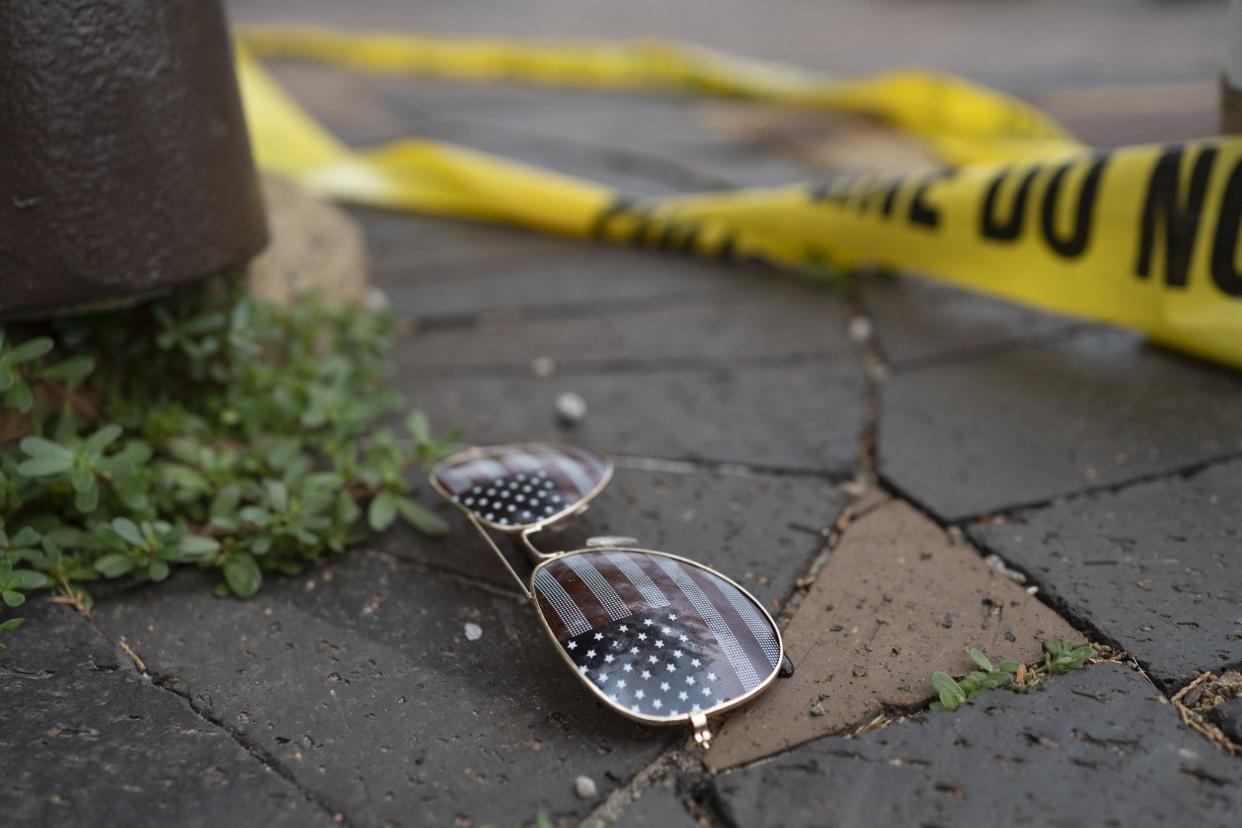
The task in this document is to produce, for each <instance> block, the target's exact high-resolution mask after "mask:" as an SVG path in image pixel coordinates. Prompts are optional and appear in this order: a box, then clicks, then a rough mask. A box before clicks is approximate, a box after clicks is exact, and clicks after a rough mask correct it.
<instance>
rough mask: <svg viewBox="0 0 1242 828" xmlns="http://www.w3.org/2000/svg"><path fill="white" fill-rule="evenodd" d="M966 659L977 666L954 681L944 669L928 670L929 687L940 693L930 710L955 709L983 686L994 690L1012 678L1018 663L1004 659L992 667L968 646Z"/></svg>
mask: <svg viewBox="0 0 1242 828" xmlns="http://www.w3.org/2000/svg"><path fill="white" fill-rule="evenodd" d="M970 660H971V661H973V662H974V663H975V666H976V667H978V668H979V669H978V670H975V671H974V672H972V673H971V674H970V675H968V676H966V677H964V678H963V679H962V680H961V681H957V680H956V679H954V678H953V677H952V676H950V675H949V674H948V673H941V672H939V671H937V672H935V673H932V677H931V683H932V688H934V689H935V691H936V692H937V693H938V694H939V695H940V700H939V701H934V702H932V704H931V709H932V710H956V709H957V707H958V705H960V704H961V703H962V702H965V701H969V700H970V699H973V698H974V697H975V696H977V695H979V694H980V693H982V692H984V691H985V690H994V689H995V688H997V687H1001V686H1003V685H1005V684H1008V683H1009V682H1011V681H1012V680H1013V676H1014V673H1016V672H1018V668H1019V667H1021V666H1022V665H1020V664H1019V663H1018V662H1016V661H1006V662H1004V663H1003V664H1001V665H1000V666H999V667H993V666H992V662H991V661H988V658H987V656H985V655H984V654H983V651H982V650H979V649H978V648H976V647H972V648H971V650H970Z"/></svg>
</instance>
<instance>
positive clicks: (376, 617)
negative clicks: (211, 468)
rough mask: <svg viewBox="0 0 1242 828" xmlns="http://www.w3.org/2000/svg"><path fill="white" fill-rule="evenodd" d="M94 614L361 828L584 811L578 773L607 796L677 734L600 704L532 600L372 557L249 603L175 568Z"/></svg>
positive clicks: (359, 557)
mask: <svg viewBox="0 0 1242 828" xmlns="http://www.w3.org/2000/svg"><path fill="white" fill-rule="evenodd" d="M95 616H96V619H97V623H98V624H99V625H100V626H101V627H102V628H103V629H104V630H106V631H107V632H108V633H109V634H110V635H113V636H118V637H119V636H122V635H124V636H125V637H126V638H127V639H128V641H129V643H130V645H131V646H132V647H133V648H134V650H135V651H136V652H138V653H139V655H141V656H142V658H143V659H144V660H145V662H146V664H147V667H148V669H149V670H150V671H151V673H152V675H154V676H156V677H158V678H159V680H161V681H163V682H164V683H166V684H168V685H169V686H171V687H175V688H176V689H177V690H178V691H179V692H182V693H184V694H185V695H186V696H187V697H188V698H189V699H190V700H191V702H192V703H193V704H194V705H195V707H196V708H197V709H199V710H200V711H202V713H203V715H205V716H207V717H209V718H212V719H214V720H217V721H220V722H222V723H225V724H226V726H227V727H228V728H229V729H230V730H231V731H233V732H234V733H236V734H238V736H239V738H242V739H244V740H246V741H247V742H249V743H253V744H256V745H258V746H260V747H261V748H262V749H263V750H264V751H266V752H267V753H268V754H270V755H271V756H272V757H273V758H274V760H275V761H278V762H279V763H281V765H282V766H283V767H285V768H287V769H288V772H289V773H290V774H292V775H293V777H294V778H296V779H297V781H298V784H299V785H300V786H302V787H303V788H305V789H307V790H310V791H313V792H314V793H315V796H316V798H317V799H318V800H319V801H321V802H324V803H327V804H328V806H329V807H331V808H332V809H333V810H335V811H339V812H341V813H343V814H345V815H346V817H347V818H348V820H349V821H350V823H351V824H352V825H354V826H386V825H388V824H390V823H393V824H400V825H406V826H414V825H418V826H423V825H425V826H438V825H450V826H451V825H454V823H455V821H456V820H459V819H466V820H471V821H473V824H476V825H478V824H483V823H488V822H491V823H497V824H509V823H511V822H514V821H517V820H520V819H532V818H533V817H534V815H535V813H536V812H537V811H538V810H539V809H541V808H548V809H549V810H550V811H551V812H553V813H555V814H558V815H563V816H566V817H572V818H581V817H582V816H584V815H585V814H586V812H587V811H588V810H589V809H590V808H591V807H593V804H598V803H597V802H596V803H590V802H584V801H582V800H580V799H578V798H577V797H576V796H575V795H574V789H573V781H574V778H575V777H576V776H578V775H579V774H586V775H588V776H591V777H592V778H593V779H595V781H596V783H597V785H598V787H599V796H600V798H602V797H604V796H606V795H607V794H608V793H609V791H610V789H612V788H614V787H616V786H617V785H618V784H621V783H624V782H625V781H627V780H628V779H629V778H630V777H631V776H633V775H634V774H635V773H636V772H637V771H638V770H640V769H641V768H643V767H645V766H646V765H647V764H649V763H650V762H651V761H652V760H653V759H654V758H655V757H656V756H657V755H658V754H659V753H660V752H661V751H662V750H664V749H665V748H667V747H668V745H669V744H670V741H671V740H672V739H674V738H679V737H678V735H677V734H675V733H673V732H672V731H669V730H651V729H645V728H642V727H640V726H638V725H637V724H634V723H632V722H630V721H628V720H627V719H624V718H623V717H621V716H618V715H616V714H614V713H611V712H609V711H607V710H605V709H604V708H603V707H602V706H601V705H600V704H598V703H597V702H595V701H594V700H593V699H592V698H591V696H590V694H589V693H588V692H587V691H586V690H585V688H583V687H582V686H581V685H580V684H579V682H578V681H577V680H576V679H575V678H574V677H573V676H572V675H570V673H569V669H568V668H567V667H566V666H565V665H564V663H563V662H562V661H560V659H559V657H558V655H557V651H556V649H555V648H554V647H553V645H552V643H551V642H550V641H549V640H547V639H546V638H545V637H544V634H543V633H542V632H541V631H540V629H539V628H538V622H537V620H536V618H535V615H534V613H533V611H532V610H531V608H530V606H529V605H528V604H526V603H525V601H524V600H523V599H518V598H517V597H514V598H509V597H504V596H500V595H497V594H495V593H492V592H485V591H483V590H479V589H477V588H473V587H469V586H466V585H463V584H461V583H460V582H457V581H455V580H453V579H449V578H446V577H445V576H443V575H439V574H436V573H433V572H430V571H428V570H426V569H424V568H421V567H415V566H413V565H411V564H408V563H404V562H399V561H397V560H395V559H393V558H391V557H389V556H386V555H381V554H379V553H376V552H369V551H366V550H355V551H354V552H352V553H351V554H350V555H349V556H348V557H347V558H345V559H344V560H343V561H342V562H341V563H339V564H336V565H333V566H331V567H328V568H325V569H322V570H316V571H315V572H313V573H311V574H310V575H309V576H306V577H301V578H284V579H272V580H271V581H270V582H269V583H268V584H267V585H266V586H265V588H264V590H263V592H262V593H261V594H260V595H259V596H257V597H256V598H255V599H254V600H251V601H232V600H220V599H217V598H214V597H213V596H212V595H211V590H210V589H209V588H208V586H207V584H206V583H204V579H203V578H201V577H198V576H196V575H194V574H192V573H181V574H179V575H178V576H177V577H175V578H173V579H172V580H171V581H170V582H169V583H166V584H163V585H161V587H160V588H159V589H148V590H142V591H140V592H137V593H133V594H130V595H127V596H126V597H125V600H123V601H108V602H105V603H101V604H100V605H98V606H97V607H96V610H95ZM466 623H475V624H477V625H479V627H480V628H481V629H482V636H481V637H480V638H479V639H478V640H475V641H470V640H468V639H467V638H466V636H465V632H464V628H465V624H466ZM517 665H520V669H515V667H516V666H517Z"/></svg>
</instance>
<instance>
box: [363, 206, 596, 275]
mask: <svg viewBox="0 0 1242 828" xmlns="http://www.w3.org/2000/svg"><path fill="white" fill-rule="evenodd" d="M349 213H350V215H351V216H352V217H353V218H354V219H355V220H357V221H358V223H359V224H360V225H362V228H363V230H364V232H365V233H366V238H367V253H368V255H369V257H370V260H371V264H372V266H373V272H372V275H373V277H374V278H375V281H376V282H377V283H378V284H380V285H381V286H383V287H388V286H389V285H390V284H393V283H396V284H400V283H401V282H404V281H406V280H409V281H416V279H415V276H417V275H422V274H430V273H435V272H437V271H445V272H450V273H452V272H455V273H457V274H461V273H463V272H466V273H469V272H477V273H486V272H489V271H490V270H492V269H494V268H508V267H512V266H513V265H514V264H515V262H526V261H528V260H533V259H539V260H543V261H547V260H548V258H549V257H552V256H561V255H565V254H567V253H574V252H576V253H584V252H587V251H590V250H592V249H594V248H593V247H592V246H590V245H589V244H588V243H587V242H577V241H573V240H567V239H562V238H557V237H554V236H545V235H540V234H538V233H531V232H529V231H526V230H523V229H521V228H518V227H512V226H509V225H505V224H494V223H490V222H484V221H458V220H454V219H448V218H439V217H436V216H414V215H410V214H408V213H398V212H390V211H387V210H370V209H364V208H361V207H354V208H351V209H350V210H349Z"/></svg>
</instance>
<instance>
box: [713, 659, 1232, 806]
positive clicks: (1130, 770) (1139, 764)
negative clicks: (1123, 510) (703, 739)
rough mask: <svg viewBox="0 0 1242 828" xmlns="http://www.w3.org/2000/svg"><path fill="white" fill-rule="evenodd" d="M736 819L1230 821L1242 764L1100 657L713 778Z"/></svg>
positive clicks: (1131, 673) (1152, 692) (1141, 681)
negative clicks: (1014, 689)
mask: <svg viewBox="0 0 1242 828" xmlns="http://www.w3.org/2000/svg"><path fill="white" fill-rule="evenodd" d="M715 787H716V791H717V795H718V797H719V801H720V803H721V805H722V806H723V808H724V810H725V812H726V813H727V814H728V815H729V817H730V818H731V819H732V821H733V822H734V823H735V824H737V825H746V826H754V828H761V826H777V825H779V826H785V827H786V828H795V827H796V826H811V825H840V826H856V825H858V826H860V825H972V824H974V825H977V824H985V823H986V824H991V825H1032V826H1034V825H1059V826H1067V828H1068V827H1070V826H1094V825H1108V826H1123V825H1185V824H1189V823H1193V824H1196V825H1219V826H1226V825H1237V824H1238V821H1239V820H1240V819H1242V763H1239V762H1238V761H1237V760H1235V759H1232V758H1230V757H1229V756H1228V755H1226V754H1225V753H1224V752H1223V751H1220V750H1219V749H1217V748H1216V747H1214V746H1213V745H1212V744H1210V743H1209V742H1207V741H1206V740H1204V739H1201V738H1199V737H1198V736H1197V735H1196V734H1195V733H1194V732H1192V731H1191V730H1189V729H1187V728H1185V727H1182V726H1181V725H1180V723H1179V721H1178V718H1177V713H1176V712H1175V711H1174V710H1173V708H1172V707H1171V706H1170V705H1168V704H1166V703H1164V699H1163V698H1162V697H1161V696H1160V695H1159V693H1157V692H1156V690H1155V689H1154V688H1153V687H1152V686H1151V685H1150V684H1148V683H1147V682H1146V681H1145V680H1144V679H1143V677H1142V676H1140V675H1139V674H1138V673H1136V672H1134V671H1132V670H1130V669H1128V668H1126V667H1124V666H1122V665H1118V664H1100V665H1096V666H1092V667H1088V668H1086V669H1084V670H1080V671H1078V672H1075V673H1071V674H1069V675H1066V676H1061V677H1057V678H1054V679H1052V680H1050V681H1049V682H1048V683H1047V684H1045V685H1044V688H1043V689H1041V690H1039V691H1037V692H1034V693H1031V694H1028V695H1018V694H1016V693H1011V692H1007V691H1003V690H1001V691H994V692H992V693H989V694H987V695H986V696H984V697H982V698H981V699H979V700H978V701H975V702H972V703H970V704H968V705H966V706H965V707H963V708H960V709H959V710H958V711H957V712H956V713H953V714H932V715H925V716H921V717H919V718H917V719H913V720H910V721H908V722H905V723H902V724H900V725H895V726H890V727H888V728H886V729H884V730H880V731H877V732H874V733H868V734H865V735H862V736H859V737H857V738H854V739H849V740H846V739H841V738H830V739H824V740H822V741H820V742H816V743H815V744H814V745H810V746H808V747H805V748H800V749H799V750H796V751H793V752H792V753H789V754H786V755H785V756H782V757H780V758H778V759H776V760H774V761H772V762H768V763H765V764H763V765H759V766H757V767H755V768H752V769H749V770H744V771H739V772H735V773H730V774H726V775H724V776H721V777H719V778H718V779H717V780H716V783H715Z"/></svg>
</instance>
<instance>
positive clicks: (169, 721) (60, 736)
mask: <svg viewBox="0 0 1242 828" xmlns="http://www.w3.org/2000/svg"><path fill="white" fill-rule="evenodd" d="M22 614H23V615H24V616H26V618H27V623H26V626H25V627H23V628H22V629H20V630H18V632H17V633H15V634H13V635H12V636H9V637H6V639H5V644H6V645H7V646H9V647H10V649H9V651H8V652H6V653H4V654H3V655H0V710H3V711H5V716H4V726H3V727H0V767H2V768H4V784H3V785H0V814H2V815H3V816H2V817H0V822H3V823H4V824H6V825H32V826H33V825H76V826H101V827H102V826H115V825H133V826H146V825H165V824H175V825H184V826H202V827H203V828H209V826H218V825H241V824H246V825H259V824H263V825H268V826H291V828H292V826H313V825H323V826H327V825H331V824H333V820H332V814H331V813H328V812H326V811H324V810H323V809H322V808H321V807H319V806H318V805H316V804H315V803H314V802H312V801H311V800H309V799H307V797H306V796H305V795H304V794H303V792H302V791H300V790H298V788H297V787H295V786H294V785H293V784H291V783H289V782H287V781H286V780H285V779H283V778H281V777H280V776H279V775H278V774H277V773H276V772H274V771H273V770H271V768H269V767H266V766H265V765H264V764H263V763H262V762H261V761H260V760H259V759H258V758H256V757H255V756H252V755H251V753H250V752H249V751H248V750H247V749H246V748H244V747H242V746H241V745H240V744H238V743H237V742H235V741H234V740H233V739H232V738H230V736H229V735H228V734H227V733H226V732H225V731H224V730H222V729H221V728H219V727H216V726H215V725H213V724H210V723H209V722H206V721H204V720H203V719H201V718H200V717H199V716H197V715H196V714H195V713H194V711H192V710H191V709H190V706H189V705H188V704H187V703H186V702H185V700H184V699H181V698H178V697H177V696H176V695H174V694H173V693H171V692H169V691H167V690H163V689H160V688H158V687H153V686H151V684H149V683H148V682H147V681H146V680H145V679H143V678H142V677H140V676H139V675H137V674H136V673H135V672H134V670H133V668H132V666H131V664H130V662H129V660H128V658H126V657H125V656H124V655H123V654H122V653H121V651H120V650H119V649H117V648H116V647H115V646H114V645H113V644H112V642H110V641H108V640H107V639H106V638H105V637H104V636H103V635H101V634H100V633H99V632H97V631H96V630H95V629H94V628H93V627H91V625H90V624H89V623H88V622H87V621H85V620H83V619H81V618H78V617H77V616H75V615H74V614H73V613H71V612H70V611H69V610H67V609H65V608H64V607H59V606H56V605H53V604H51V603H50V602H46V601H37V602H31V603H30V604H28V605H27V607H26V608H24V609H23V612H22Z"/></svg>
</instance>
